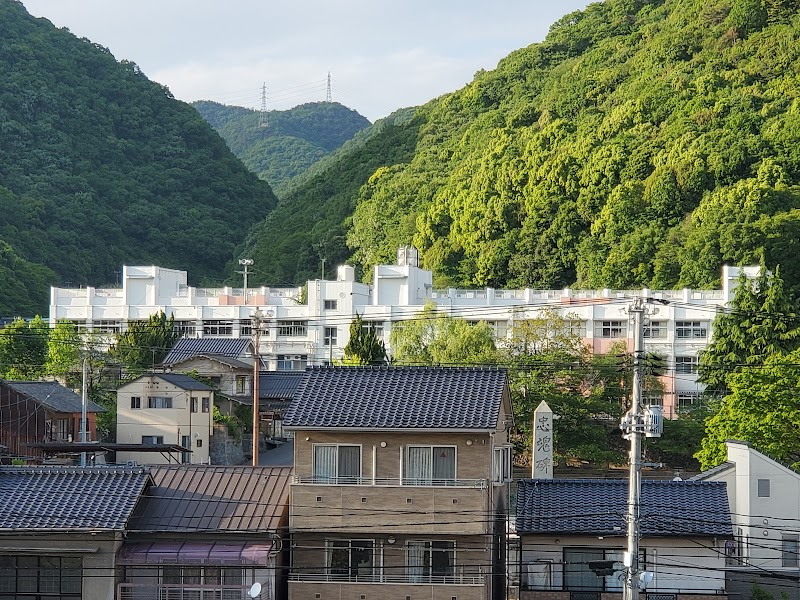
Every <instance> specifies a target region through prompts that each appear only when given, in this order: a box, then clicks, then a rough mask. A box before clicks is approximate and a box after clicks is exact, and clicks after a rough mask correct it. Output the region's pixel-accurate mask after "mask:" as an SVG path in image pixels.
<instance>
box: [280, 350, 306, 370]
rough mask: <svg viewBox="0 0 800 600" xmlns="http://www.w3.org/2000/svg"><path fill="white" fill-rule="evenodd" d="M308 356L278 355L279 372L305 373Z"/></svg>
mask: <svg viewBox="0 0 800 600" xmlns="http://www.w3.org/2000/svg"><path fill="white" fill-rule="evenodd" d="M306 365H308V355H307V354H278V371H305V370H306Z"/></svg>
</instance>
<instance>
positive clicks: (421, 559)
mask: <svg viewBox="0 0 800 600" xmlns="http://www.w3.org/2000/svg"><path fill="white" fill-rule="evenodd" d="M426 546H427V544H426V543H425V542H408V563H407V564H406V575H407V576H408V580H409V582H411V583H422V582H423V581H425V575H426V573H425V571H426V569H425V555H426V554H427V552H426V549H425V548H426Z"/></svg>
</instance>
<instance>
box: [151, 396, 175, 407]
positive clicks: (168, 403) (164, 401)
mask: <svg viewBox="0 0 800 600" xmlns="http://www.w3.org/2000/svg"><path fill="white" fill-rule="evenodd" d="M147 408H172V398H167V397H164V396H150V397H149V398H148V399H147Z"/></svg>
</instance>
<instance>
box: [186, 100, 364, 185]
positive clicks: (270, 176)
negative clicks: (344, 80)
mask: <svg viewBox="0 0 800 600" xmlns="http://www.w3.org/2000/svg"><path fill="white" fill-rule="evenodd" d="M192 106H194V107H195V108H196V109H197V112H199V113H200V115H201V116H202V117H203V118H204V119H205V120H206V121H208V122H209V124H210V125H211V126H212V127H213V128H214V129H216V130H217V132H218V133H219V134H220V135H221V136H222V139H224V140H225V142H226V143H227V144H228V147H229V148H230V149H231V150H232V151H233V153H234V154H235V155H236V156H238V157H239V158H240V159H241V160H242V162H243V163H244V164H245V165H246V166H247V168H248V169H250V170H251V171H253V172H254V173H256V174H258V176H259V177H260V178H261V179H263V180H265V181H267V182H269V184H270V186H272V189H273V190H275V193H277V194H278V196H281V195H282V192H283V191H284V190H285V189H286V188H287V187H288V185H289V180H290V179H292V178H293V177H295V176H297V175H299V174H300V173H302V172H303V171H305V170H306V169H308V168H309V167H310V166H311V165H313V164H314V163H316V162H317V161H318V160H320V159H321V158H322V157H324V156H326V155H327V154H329V153H330V152H331V151H333V150H335V149H336V148H338V147H339V146H341V145H342V144H343V143H344V142H346V141H347V140H349V139H350V138H352V137H353V136H354V135H355V134H356V133H358V132H359V131H361V130H362V129H365V128H366V127H369V125H370V123H369V121H368V120H367V119H366V117H362V116H361V115H359V114H358V113H357V112H356V111H354V110H351V109H349V108H347V107H345V106H342V105H341V104H339V103H338V102H312V103H308V104H302V105H300V106H296V107H295V108H292V109H290V110H286V111H269V112H268V113H267V114H266V116H265V117H264V120H263V123H262V119H261V115H260V113H259V112H258V111H255V110H251V109H248V108H240V107H237V106H226V105H224V104H219V103H217V102H210V101H208V100H201V101H198V102H193V103H192Z"/></svg>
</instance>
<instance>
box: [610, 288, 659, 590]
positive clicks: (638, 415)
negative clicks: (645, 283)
mask: <svg viewBox="0 0 800 600" xmlns="http://www.w3.org/2000/svg"><path fill="white" fill-rule="evenodd" d="M646 302H647V298H641V297H640V298H635V299H634V301H633V303H632V304H631V305H630V307H629V308H628V312H629V313H630V315H631V320H632V322H633V386H632V390H631V408H630V410H629V411H628V412H627V414H626V415H625V416H624V417H623V418H622V423H621V424H620V429H622V430H623V431H624V434H623V437H624V438H626V439H628V440H630V442H631V454H630V473H629V477H628V549H627V552H625V558H624V561H623V563H624V565H625V583H624V587H623V589H622V598H623V600H638V598H639V588H640V576H641V574H642V572H641V571H640V569H639V506H640V498H641V492H642V436H643V435H644V436H646V437H660V436H661V430H662V427H663V422H662V419H661V408H660V407H657V406H647V407H644V408H643V407H642V389H643V383H644V361H645V350H644V322H645V318H646V311H645V304H646ZM656 312H657V311H656Z"/></svg>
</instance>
